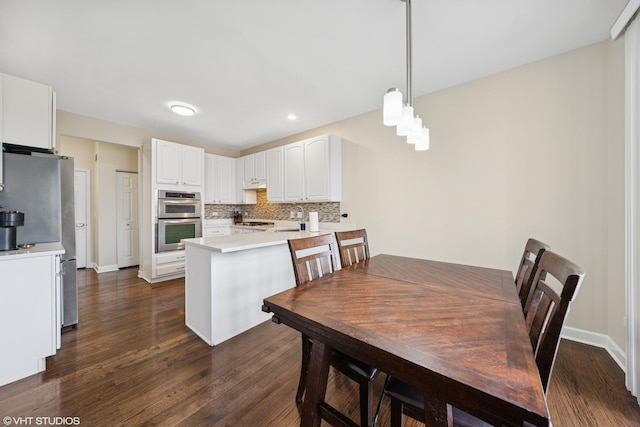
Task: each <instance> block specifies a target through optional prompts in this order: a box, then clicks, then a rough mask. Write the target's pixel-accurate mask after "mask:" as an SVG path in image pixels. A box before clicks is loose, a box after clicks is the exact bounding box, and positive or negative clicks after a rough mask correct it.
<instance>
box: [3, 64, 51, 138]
mask: <svg viewBox="0 0 640 427" xmlns="http://www.w3.org/2000/svg"><path fill="white" fill-rule="evenodd" d="M0 77H1V78H2V108H1V109H0V111H1V112H2V135H1V136H2V141H3V142H7V143H10V144H18V145H26V146H29V147H36V148H44V149H47V150H50V149H52V148H53V146H54V143H53V141H54V139H53V125H54V122H53V118H54V117H55V116H54V115H55V110H53V90H52V88H51V87H50V86H46V85H43V84H40V83H36V82H32V81H29V80H25V79H21V78H18V77H14V76H9V75H6V74H2V75H1V76H0Z"/></svg>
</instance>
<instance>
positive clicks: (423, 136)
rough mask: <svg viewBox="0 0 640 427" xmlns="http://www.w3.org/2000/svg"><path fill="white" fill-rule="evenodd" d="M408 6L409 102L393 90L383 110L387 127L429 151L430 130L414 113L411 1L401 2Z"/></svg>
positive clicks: (386, 98) (396, 90)
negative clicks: (394, 127) (404, 100)
mask: <svg viewBox="0 0 640 427" xmlns="http://www.w3.org/2000/svg"><path fill="white" fill-rule="evenodd" d="M401 1H403V2H405V3H406V4H407V100H406V102H403V99H402V92H400V89H398V88H397V87H394V88H391V89H389V90H388V91H387V93H386V94H385V96H384V106H383V109H382V115H383V123H384V125H385V126H396V133H397V134H398V136H405V137H407V143H409V144H413V145H414V147H415V149H416V151H424V150H428V149H429V128H427V127H426V126H423V124H422V119H421V118H420V117H419V116H418V115H414V113H413V92H412V87H411V83H412V81H411V80H412V76H411V0H401Z"/></svg>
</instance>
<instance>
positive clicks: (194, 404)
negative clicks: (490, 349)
mask: <svg viewBox="0 0 640 427" xmlns="http://www.w3.org/2000/svg"><path fill="white" fill-rule="evenodd" d="M78 281H79V297H80V302H79V305H80V312H79V317H80V323H79V325H78V326H77V327H72V328H70V329H68V330H65V331H64V332H63V335H62V340H63V344H62V348H61V349H60V350H59V351H58V353H57V354H56V355H55V356H53V357H50V358H49V359H48V360H47V370H46V371H45V372H43V373H40V374H37V375H33V376H30V377H28V378H25V379H23V380H20V381H16V382H14V383H11V384H8V385H6V386H3V387H0V417H2V418H3V419H4V418H5V417H14V418H15V420H12V421H11V423H12V425H15V424H17V423H18V421H20V419H19V417H22V418H23V419H25V417H33V418H32V421H30V424H29V423H27V422H23V423H24V425H37V424H36V422H37V421H38V420H37V419H36V417H78V420H79V421H80V425H84V426H116V425H126V426H138V425H162V426H173V425H183V426H297V425H299V421H300V416H299V412H298V408H297V407H296V405H295V401H294V396H295V391H296V386H297V381H298V374H299V366H300V337H299V335H298V333H297V332H296V331H294V330H292V329H290V328H288V327H286V326H284V325H276V324H274V323H272V322H268V321H267V322H265V323H263V324H261V325H259V326H257V327H256V328H253V329H252V330H250V331H248V332H246V333H244V334H242V335H240V336H237V337H235V338H232V339H230V340H228V341H226V342H224V343H222V344H221V345H218V346H216V347H209V346H208V345H207V344H206V343H204V342H203V341H202V340H200V339H199V338H198V337H197V336H196V335H195V334H193V333H192V332H191V331H190V330H189V329H188V328H186V327H185V325H184V281H183V280H174V281H169V282H164V283H161V284H156V285H149V284H148V283H146V282H144V281H142V280H140V279H138V278H137V277H136V269H135V268H131V269H125V270H121V271H118V272H113V273H103V274H100V275H97V274H96V273H95V272H93V271H92V270H79V271H78ZM256 309H260V308H259V307H257V308H256ZM4 326H5V327H11V325H4ZM2 351H11V349H2ZM383 379H384V378H382V377H379V378H378V381H377V382H376V389H375V394H374V396H375V398H376V399H377V397H378V396H379V395H380V389H381V387H382V382H383ZM327 396H328V397H327V400H328V401H329V402H331V403H332V404H333V405H335V406H336V407H337V408H338V409H340V410H342V411H344V412H345V413H346V414H348V415H349V416H350V417H352V418H353V419H354V420H356V421H357V420H358V402H357V387H356V384H355V383H353V382H351V381H350V380H348V379H346V378H345V377H343V376H340V375H339V374H337V375H336V374H335V372H333V371H331V376H330V379H329V386H328V393H327ZM548 404H549V409H550V411H551V415H552V420H553V423H554V426H555V427H562V426H568V427H571V426H581V427H582V426H598V427H600V426H616V427H618V426H638V425H640V407H638V404H637V402H636V400H635V398H633V397H632V396H631V395H630V394H629V393H628V392H627V391H626V389H625V387H624V374H623V372H622V371H621V370H620V369H619V367H618V366H617V365H616V364H615V362H614V361H613V360H612V359H611V358H610V357H609V355H608V354H607V353H606V352H605V351H604V350H602V349H599V348H594V347H590V346H587V345H584V344H578V343H574V342H570V341H563V342H562V343H561V345H560V350H559V353H558V357H557V360H556V366H555V370H554V373H553V375H552V379H551V383H550V386H549V393H548ZM388 420H389V404H388V401H385V402H384V404H383V406H382V411H381V417H380V420H379V423H378V425H379V426H386V425H388V424H389V422H388ZM40 421H41V425H44V424H43V422H42V419H41V420H40ZM54 421H55V420H54ZM58 421H59V423H60V422H63V421H64V420H60V419H59V420H58ZM69 421H73V420H72V419H71V420H67V423H69ZM3 425H7V423H4V424H3ZM59 425H60V424H59ZM416 425H422V424H420V423H417V422H414V421H411V420H410V421H408V422H407V426H416Z"/></svg>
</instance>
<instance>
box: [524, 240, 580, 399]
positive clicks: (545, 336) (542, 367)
mask: <svg viewBox="0 0 640 427" xmlns="http://www.w3.org/2000/svg"><path fill="white" fill-rule="evenodd" d="M584 276H585V272H584V270H583V269H582V268H581V267H579V266H578V265H576V264H574V263H572V262H571V261H569V260H567V259H566V258H563V257H561V256H560V255H558V254H556V253H554V252H552V251H545V252H544V253H543V254H542V256H541V258H540V263H539V265H538V269H537V271H536V274H535V276H534V278H533V280H532V285H531V292H530V294H529V298H528V301H527V306H528V307H529V310H528V312H527V314H526V325H527V328H528V330H529V338H530V340H531V345H532V348H533V352H534V355H535V358H536V364H537V365H538V372H539V373H540V379H541V381H542V387H543V389H544V390H545V392H546V390H547V385H548V384H549V379H550V377H551V371H552V369H553V363H554V361H555V358H556V353H557V351H558V345H559V344H560V333H561V332H562V326H563V325H564V321H565V319H566V317H567V313H568V312H569V303H570V302H571V301H572V300H573V298H574V297H575V295H576V294H577V292H578V290H579V288H580V285H581V284H582V281H583V280H584ZM552 278H553V281H554V282H556V283H557V284H558V285H556V286H554V285H553V284H552ZM556 288H557V289H556Z"/></svg>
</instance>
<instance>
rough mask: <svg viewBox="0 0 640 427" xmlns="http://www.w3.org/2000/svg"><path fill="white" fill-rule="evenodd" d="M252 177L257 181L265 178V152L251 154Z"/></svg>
mask: <svg viewBox="0 0 640 427" xmlns="http://www.w3.org/2000/svg"><path fill="white" fill-rule="evenodd" d="M253 167H254V175H255V176H254V177H255V179H257V180H259V181H264V180H266V179H267V165H266V152H265V151H261V152H259V153H255V154H253Z"/></svg>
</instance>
